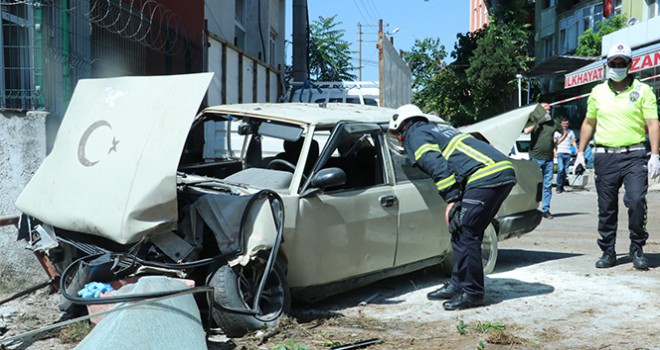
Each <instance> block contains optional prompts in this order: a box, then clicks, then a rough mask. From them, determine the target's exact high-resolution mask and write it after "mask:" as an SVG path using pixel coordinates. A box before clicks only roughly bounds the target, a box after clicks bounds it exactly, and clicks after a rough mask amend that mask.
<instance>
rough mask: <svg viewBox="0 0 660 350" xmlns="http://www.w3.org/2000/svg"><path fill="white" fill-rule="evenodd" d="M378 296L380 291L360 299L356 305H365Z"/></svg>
mask: <svg viewBox="0 0 660 350" xmlns="http://www.w3.org/2000/svg"><path fill="white" fill-rule="evenodd" d="M379 296H380V293H375V294H373V295H372V296H370V297H368V298H367V299H364V300H362V301H361V302H360V303H359V304H358V305H360V306H365V305H367V304H369V303H370V302H372V301H374V300H375V299H376V298H378V297H379Z"/></svg>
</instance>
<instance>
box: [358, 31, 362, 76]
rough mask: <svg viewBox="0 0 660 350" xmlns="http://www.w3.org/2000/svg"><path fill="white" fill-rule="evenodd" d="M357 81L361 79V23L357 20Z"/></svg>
mask: <svg viewBox="0 0 660 350" xmlns="http://www.w3.org/2000/svg"><path fill="white" fill-rule="evenodd" d="M358 81H362V24H361V23H360V22H358Z"/></svg>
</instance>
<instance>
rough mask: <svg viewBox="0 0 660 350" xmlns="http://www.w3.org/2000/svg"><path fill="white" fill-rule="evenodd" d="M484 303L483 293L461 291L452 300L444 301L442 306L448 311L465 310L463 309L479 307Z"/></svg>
mask: <svg viewBox="0 0 660 350" xmlns="http://www.w3.org/2000/svg"><path fill="white" fill-rule="evenodd" d="M483 305H484V297H483V295H469V294H465V293H464V292H460V293H458V294H456V295H455V296H454V297H453V298H451V299H450V300H447V301H445V302H444V303H442V307H444V308H445V310H448V311H450V310H463V309H468V308H471V307H477V306H483Z"/></svg>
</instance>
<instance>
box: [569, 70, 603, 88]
mask: <svg viewBox="0 0 660 350" xmlns="http://www.w3.org/2000/svg"><path fill="white" fill-rule="evenodd" d="M603 72H604V67H602V66H601V67H595V68H592V69H590V70H588V71H584V72H580V73H571V74H567V75H566V76H565V77H564V89H567V88H570V87H575V86H578V85H584V84H588V83H591V82H593V81H599V80H603Z"/></svg>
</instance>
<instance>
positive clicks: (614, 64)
mask: <svg viewBox="0 0 660 350" xmlns="http://www.w3.org/2000/svg"><path fill="white" fill-rule="evenodd" d="M607 66H608V67H610V68H626V67H628V62H626V61H618V62H614V61H612V62H607Z"/></svg>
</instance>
